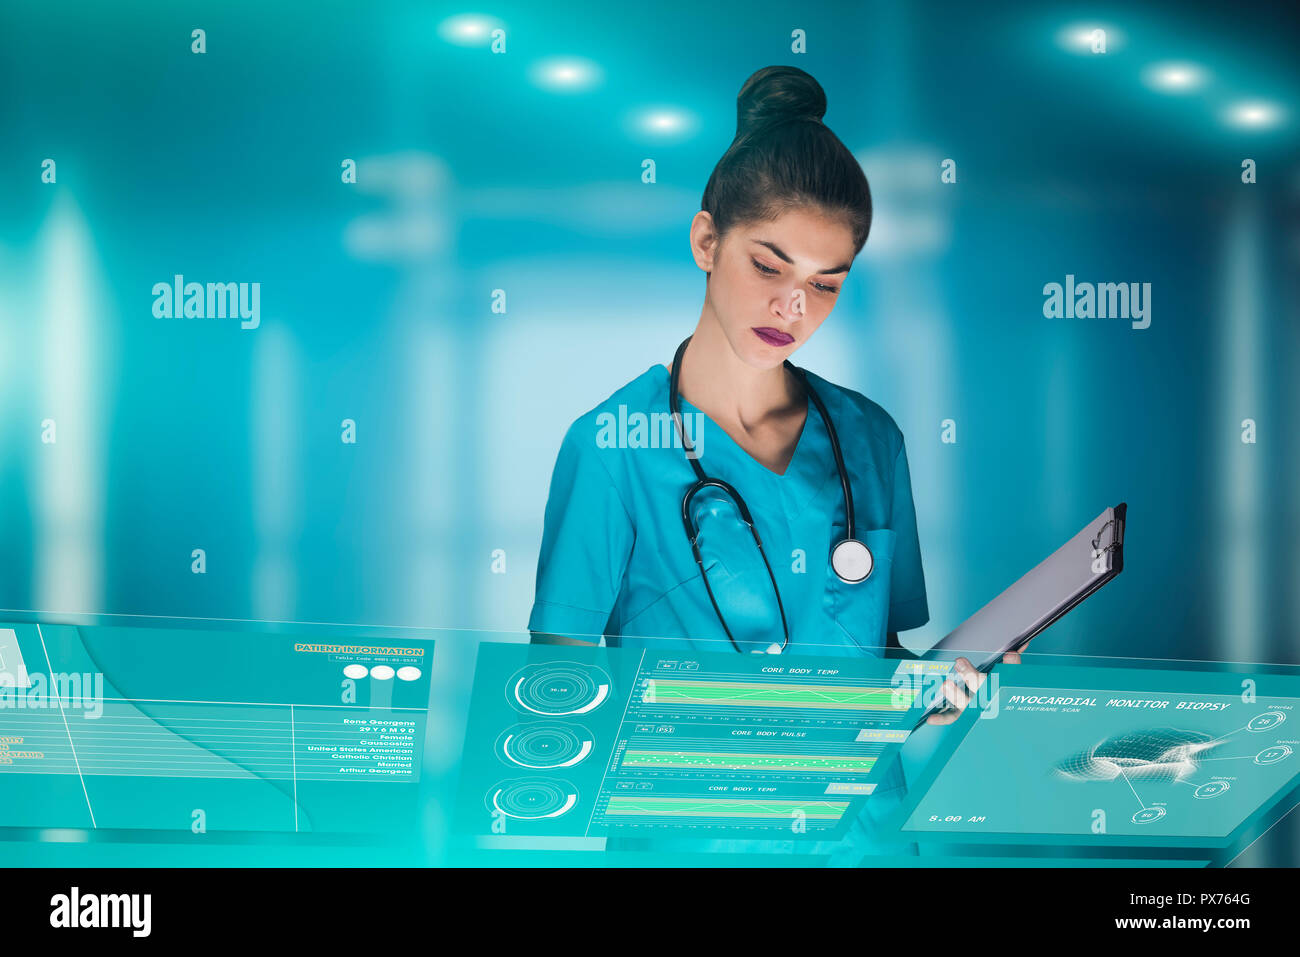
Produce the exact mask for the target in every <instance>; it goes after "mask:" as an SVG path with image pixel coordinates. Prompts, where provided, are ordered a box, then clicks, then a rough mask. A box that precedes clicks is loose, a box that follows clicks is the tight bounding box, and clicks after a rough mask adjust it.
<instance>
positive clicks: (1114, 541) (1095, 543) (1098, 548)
mask: <svg viewBox="0 0 1300 957" xmlns="http://www.w3.org/2000/svg"><path fill="white" fill-rule="evenodd" d="M1110 525H1114V526H1115V531H1114V532H1113V533H1112V534H1111V536H1110V544H1108V545H1102V544H1101V536H1102V533H1103V532H1105V531H1106V528H1107V527H1108V526H1110ZM1119 530H1120V526H1119V524H1118V523H1117V522H1116V521H1115V519H1113V518H1108V519H1106V521H1105V522H1104V523H1103V524H1102V526H1101V528H1099V529H1097V534H1096V536H1095V537H1094V538H1093V540H1092V550H1093V552H1094V553H1100V552H1113V551H1114V550H1115V549H1117V548H1119V546H1120V540H1119Z"/></svg>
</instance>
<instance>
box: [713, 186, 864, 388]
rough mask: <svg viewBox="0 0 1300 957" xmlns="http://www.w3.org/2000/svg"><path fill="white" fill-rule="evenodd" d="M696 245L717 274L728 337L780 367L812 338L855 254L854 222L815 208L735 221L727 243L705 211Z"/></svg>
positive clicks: (717, 303) (717, 309) (758, 360)
mask: <svg viewBox="0 0 1300 957" xmlns="http://www.w3.org/2000/svg"><path fill="white" fill-rule="evenodd" d="M691 247H692V250H693V251H694V253H695V261H696V263H697V264H698V265H699V267H700V268H701V269H703V270H704V271H705V272H708V273H709V274H710V276H709V281H708V294H707V297H708V300H709V302H710V304H711V305H712V307H713V312H714V314H715V315H716V316H717V317H718V320H719V322H721V324H722V331H723V334H724V335H725V336H726V338H727V341H728V342H729V343H730V344H731V348H732V349H733V350H734V351H735V353H736V355H737V356H739V357H740V359H741V360H742V361H743V362H744V363H745V364H746V365H749V366H752V367H753V368H755V369H771V368H775V367H776V366H779V365H780V364H781V363H782V362H784V361H785V360H786V358H788V357H789V356H790V354H791V353H793V352H794V351H795V350H796V349H798V348H799V347H800V346H802V345H803V344H804V343H805V342H807V341H808V340H809V339H810V338H811V337H812V334H813V333H814V332H816V331H817V327H818V326H820V325H821V324H822V322H823V321H824V320H825V319H826V317H827V316H828V315H830V312H831V309H832V308H834V306H835V301H836V299H837V298H838V297H839V291H840V286H841V285H843V283H844V279H845V277H846V276H847V274H848V271H849V266H850V265H852V262H853V256H854V250H853V233H852V231H851V230H850V229H849V226H848V225H847V224H846V223H845V222H844V221H843V220H841V219H839V218H835V217H830V216H827V215H826V214H825V213H823V212H822V211H821V210H819V209H816V208H809V207H800V208H796V209H791V210H788V211H787V212H785V213H783V214H782V215H781V216H780V217H779V218H777V219H775V220H772V221H770V222H765V223H749V224H738V225H736V226H733V227H732V228H731V230H730V231H729V232H728V233H727V235H726V236H725V237H724V238H723V240H722V241H721V243H719V242H718V240H717V234H716V231H715V226H714V223H713V217H712V216H710V215H709V214H708V213H706V212H704V211H703V210H701V211H700V212H698V213H696V214H695V219H694V220H693V221H692V222H691Z"/></svg>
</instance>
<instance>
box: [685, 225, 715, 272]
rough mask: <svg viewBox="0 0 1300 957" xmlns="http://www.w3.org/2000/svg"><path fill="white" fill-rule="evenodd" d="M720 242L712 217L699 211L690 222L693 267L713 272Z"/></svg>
mask: <svg viewBox="0 0 1300 957" xmlns="http://www.w3.org/2000/svg"><path fill="white" fill-rule="evenodd" d="M720 242H721V241H720V240H719V238H718V232H717V229H716V228H715V225H714V222H713V217H712V216H711V215H710V214H709V213H706V212H705V211H704V210H700V211H699V212H698V213H696V214H695V218H694V219H692V220H691V255H692V256H693V257H695V265H697V266H699V267H700V268H701V269H703V270H704V271H705V272H707V273H711V272H713V265H714V261H715V260H716V258H717V255H718V246H719V245H720Z"/></svg>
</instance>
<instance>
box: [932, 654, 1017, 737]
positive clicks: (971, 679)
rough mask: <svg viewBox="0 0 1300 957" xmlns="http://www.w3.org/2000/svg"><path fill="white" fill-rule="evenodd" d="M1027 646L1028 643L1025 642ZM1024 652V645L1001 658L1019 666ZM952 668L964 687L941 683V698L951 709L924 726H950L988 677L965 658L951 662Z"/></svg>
mask: <svg viewBox="0 0 1300 957" xmlns="http://www.w3.org/2000/svg"><path fill="white" fill-rule="evenodd" d="M1025 644H1026V645H1027V644H1029V642H1025ZM1024 650H1025V645H1021V646H1020V647H1019V648H1017V649H1016V650H1015V651H1008V652H1007V653H1006V654H1005V655H1003V656H1002V660H1003V661H1004V662H1006V663H1007V664H1009V665H1018V664H1020V652H1022V651H1024ZM953 666H954V668H955V669H956V671H957V674H959V675H960V676H961V678H962V681H963V683H964V684H965V685H966V687H965V688H964V689H962V688H959V687H957V682H955V681H953V680H952V679H951V678H948V679H946V680H945V681H944V683H943V696H944V697H945V698H947V699H948V704H949V705H951V706H952V707H951V708H950V709H949V710H947V711H941V712H937V713H935V714H932V715H930V717H928V718H926V719H925V723H926V724H952V723H953V722H954V721H956V720H957V719H958V718H960V717H961V714H962V712H963V711H965V710H966V705H968V704H970V699H971V698H972V697H974V696H975V693H976V692H977V691H979V690H980V685H982V684H984V679H985V678H987V677H988V675H986V674H984V673H983V672H980V671H976V670H975V666H974V665H973V664H971V663H970V661H969V660H968V659H966V658H958V659H957V660H956V661H955V662H953Z"/></svg>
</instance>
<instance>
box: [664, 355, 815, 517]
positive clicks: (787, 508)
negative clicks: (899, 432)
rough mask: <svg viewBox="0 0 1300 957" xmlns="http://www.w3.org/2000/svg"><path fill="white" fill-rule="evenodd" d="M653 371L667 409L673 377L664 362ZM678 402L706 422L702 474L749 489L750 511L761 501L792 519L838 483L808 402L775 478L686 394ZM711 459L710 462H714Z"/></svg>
mask: <svg viewBox="0 0 1300 957" xmlns="http://www.w3.org/2000/svg"><path fill="white" fill-rule="evenodd" d="M654 370H655V371H656V373H657V375H658V378H659V382H660V385H661V387H662V395H663V397H664V404H665V407H666V406H667V399H668V389H669V386H670V382H671V374H670V373H669V371H668V369H667V368H666V367H665V366H664V365H662V364H656V365H655V366H654ZM680 398H681V407H682V412H683V414H685V413H687V412H688V411H689V412H692V413H695V414H697V415H700V416H703V417H704V419H705V420H706V421H707V423H708V425H707V426H706V428H707V429H708V436H707V439H706V441H705V443H704V449H703V451H702V452H701V453H700V458H699V463H700V466H701V467H702V468H703V469H704V473H705V474H706V475H708V476H710V477H712V478H720V479H722V480H723V481H725V482H728V483H730V484H732V485H734V486H736V487H737V488H738V489H739V490H740V493H741V494H742V495H745V490H746V489H747V488H752V489H754V492H753V493H751V494H752V495H753V496H754V498H753V499H752V500H751V499H750V498H749V497H746V499H745V501H746V503H747V504H748V505H749V507H750V510H751V511H753V510H754V508H755V506H756V505H758V506H759V508H760V510H762V505H763V504H764V503H769V502H773V503H774V502H779V503H780V504H781V506H782V510H783V511H784V512H785V515H786V517H787V518H794V516H795V515H797V514H798V513H799V512H801V511H803V509H804V508H805V507H806V506H807V505H808V503H809V502H810V501H811V500H812V499H813V498H815V497H816V496H817V495H818V494H819V493H820V492H821V491H822V490H823V488H825V486H826V483H827V482H828V481H830V480H831V479H835V480H836V484H837V485H838V484H839V481H838V473H837V472H836V471H835V462H834V460H833V459H832V458H831V456H830V454H829V451H830V440H829V438H827V437H826V423H825V422H823V421H822V417H821V415H820V414H819V413H818V412H817V407H816V405H814V404H813V401H812V400H811V399H805V401H806V402H807V403H808V411H807V413H806V415H805V417H804V422H803V427H802V428H801V429H800V430H799V438H798V440H797V441H796V442H795V447H794V452H793V454H792V455H791V456H790V462H789V464H788V465H786V469H785V472H783V473H782V474H780V475H778V474H777V473H776V472H773V471H772V470H771V469H770V468H768V467H767V466H766V465H764V464H763V463H762V462H760V461H758V459H756V458H754V456H752V455H751V454H750V453H749V452H747V451H746V450H745V449H744V448H743V447H742V446H741V445H740V443H738V442H737V441H736V440H735V439H733V438H732V437H731V436H730V435H729V434H727V431H726V429H724V428H723V427H722V426H720V425H718V423H717V422H715V421H714V420H713V419H712V418H711V417H710V416H709V414H708V413H707V412H704V411H703V410H702V409H700V408H699V407H698V406H695V405H693V404H692V403H691V402H689V401H687V399H686V398H685V397H684V396H682V397H680ZM822 401H823V402H826V401H827V398H826V397H823V398H822ZM827 411H830V409H829V408H828V410H827ZM832 414H833V413H832ZM813 432H819V433H821V436H822V445H823V446H825V450H826V454H825V455H818V454H816V452H815V451H814V450H813V448H811V444H812V442H813V441H814V439H813V437H812V435H811V433H813ZM720 441H721V443H722V446H723V447H722V450H721V452H722V454H721V455H719V454H718V453H717V452H713V454H712V455H710V452H711V451H712V449H716V448H717V443H718V442H720ZM710 459H712V462H711V461H710ZM728 473H731V474H728ZM760 491H761V493H762V495H761V498H760V497H759V493H760ZM769 507H771V506H769Z"/></svg>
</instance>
